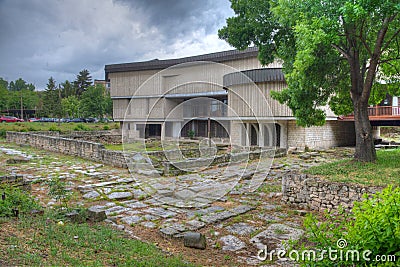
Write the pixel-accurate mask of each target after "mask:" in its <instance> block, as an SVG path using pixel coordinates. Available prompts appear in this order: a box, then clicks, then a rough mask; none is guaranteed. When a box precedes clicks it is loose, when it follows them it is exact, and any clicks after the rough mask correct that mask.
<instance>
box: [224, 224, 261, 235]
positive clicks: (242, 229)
mask: <svg viewBox="0 0 400 267" xmlns="http://www.w3.org/2000/svg"><path fill="white" fill-rule="evenodd" d="M225 229H226V230H228V231H229V232H230V233H232V234H236V235H250V234H251V233H253V232H254V231H256V230H257V228H256V227H254V226H252V225H250V224H248V223H243V222H240V223H234V224H232V225H229V226H227V227H226V228H225Z"/></svg>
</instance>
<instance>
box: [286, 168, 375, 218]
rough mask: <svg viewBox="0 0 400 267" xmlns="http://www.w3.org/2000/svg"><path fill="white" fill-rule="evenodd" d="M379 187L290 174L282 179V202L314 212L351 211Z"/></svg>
mask: <svg viewBox="0 0 400 267" xmlns="http://www.w3.org/2000/svg"><path fill="white" fill-rule="evenodd" d="M380 190H382V188H379V187H366V186H361V185H353V184H349V183H339V182H330V181H325V180H321V179H319V178H315V177H311V176H309V175H307V174H297V173H289V174H287V175H286V176H284V177H282V193H283V194H282V202H284V203H286V204H290V205H295V206H297V207H301V208H306V209H312V210H318V211H322V210H333V209H337V208H338V207H339V206H342V207H343V208H344V209H345V210H348V211H349V210H351V208H352V207H353V202H354V201H360V200H362V196H363V195H364V194H368V195H371V194H374V193H376V192H378V191H380Z"/></svg>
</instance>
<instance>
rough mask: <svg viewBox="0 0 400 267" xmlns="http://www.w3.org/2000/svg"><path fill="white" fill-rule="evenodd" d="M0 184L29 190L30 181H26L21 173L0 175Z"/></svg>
mask: <svg viewBox="0 0 400 267" xmlns="http://www.w3.org/2000/svg"><path fill="white" fill-rule="evenodd" d="M1 184H8V185H12V186H16V187H19V188H21V189H22V190H25V191H30V190H31V183H30V182H29V181H26V180H25V178H24V176H23V175H5V176H0V185H1Z"/></svg>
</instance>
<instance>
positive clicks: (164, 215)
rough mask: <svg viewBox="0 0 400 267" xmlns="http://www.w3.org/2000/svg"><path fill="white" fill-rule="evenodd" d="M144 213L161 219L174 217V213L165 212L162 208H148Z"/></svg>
mask: <svg viewBox="0 0 400 267" xmlns="http://www.w3.org/2000/svg"><path fill="white" fill-rule="evenodd" d="M144 212H146V213H150V214H153V215H156V216H159V217H162V218H170V217H173V216H175V215H176V212H173V211H169V210H166V209H164V208H159V207H157V208H148V209H146V210H144Z"/></svg>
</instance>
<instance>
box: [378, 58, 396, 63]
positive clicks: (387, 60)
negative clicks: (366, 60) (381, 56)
mask: <svg viewBox="0 0 400 267" xmlns="http://www.w3.org/2000/svg"><path fill="white" fill-rule="evenodd" d="M393 60H400V57H394V58H389V59H385V60H380V61H378V64H385V63H389V62H391V61H393Z"/></svg>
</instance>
